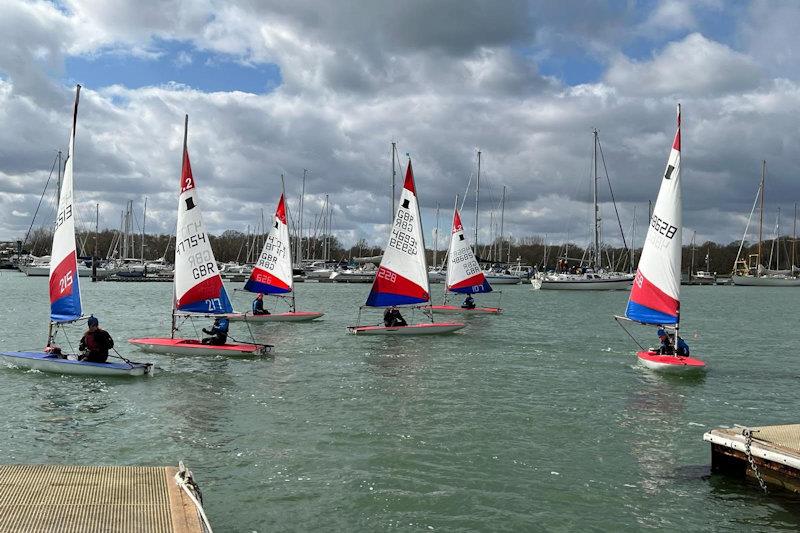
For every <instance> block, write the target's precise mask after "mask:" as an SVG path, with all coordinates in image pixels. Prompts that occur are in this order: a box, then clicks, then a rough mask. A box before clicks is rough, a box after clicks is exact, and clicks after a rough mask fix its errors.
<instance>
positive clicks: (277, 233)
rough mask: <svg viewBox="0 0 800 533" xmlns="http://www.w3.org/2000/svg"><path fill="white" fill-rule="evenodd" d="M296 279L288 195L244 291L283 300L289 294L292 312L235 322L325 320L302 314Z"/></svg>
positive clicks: (241, 317) (234, 317)
mask: <svg viewBox="0 0 800 533" xmlns="http://www.w3.org/2000/svg"><path fill="white" fill-rule="evenodd" d="M292 278H293V276H292V252H291V247H290V246H289V227H288V226H287V225H286V203H285V199H284V195H283V194H281V199H280V200H279V201H278V208H277V209H276V210H275V222H274V223H273V224H272V229H271V230H270V232H269V235H268V236H267V240H266V242H264V248H263V249H262V250H261V256H259V258H258V263H256V266H255V268H253V272H251V273H250V279H249V280H247V283H245V285H244V290H246V291H249V292H252V293H257V294H271V295H274V296H276V297H279V298H287V296H286V295H289V296H288V298H289V301H290V303H289V311H287V312H284V313H270V314H268V315H267V314H264V315H256V314H253V313H251V312H247V313H240V314H234V315H231V316H230V320H231V321H236V320H246V321H247V322H308V321H310V320H314V319H316V318H319V317H321V316H322V315H323V314H325V313H319V312H313V311H298V310H297V304H296V301H295V295H294V286H293V279H292Z"/></svg>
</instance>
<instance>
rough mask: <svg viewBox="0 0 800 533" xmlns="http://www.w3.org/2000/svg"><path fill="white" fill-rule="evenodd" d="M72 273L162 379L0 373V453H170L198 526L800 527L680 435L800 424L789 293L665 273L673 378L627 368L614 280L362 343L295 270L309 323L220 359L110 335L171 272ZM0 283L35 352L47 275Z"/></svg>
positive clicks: (159, 323)
mask: <svg viewBox="0 0 800 533" xmlns="http://www.w3.org/2000/svg"><path fill="white" fill-rule="evenodd" d="M81 281H82V282H84V283H83V285H82V293H83V295H84V307H85V309H86V311H87V312H91V313H94V314H95V315H97V316H98V317H99V318H100V320H101V324H102V325H103V326H104V327H105V328H106V329H108V330H109V331H110V332H111V334H112V335H113V336H114V338H115V340H116V341H117V345H118V346H119V347H120V348H122V349H124V351H123V354H124V355H126V356H128V357H131V358H133V359H137V360H151V361H155V362H157V364H158V365H159V367H161V371H160V372H159V373H157V375H156V376H154V377H152V378H147V379H127V380H125V379H97V378H80V377H59V376H53V375H47V374H41V373H35V372H25V371H22V370H16V369H5V368H3V369H0V387H1V388H2V391H3V396H4V399H5V401H3V402H2V404H0V452H2V454H3V456H4V461H5V462H8V463H64V464H70V463H72V464H74V463H80V464H115V465H132V464H147V465H174V464H177V461H178V460H179V459H183V460H184V461H185V462H186V463H187V465H189V466H190V468H191V469H192V470H193V471H194V473H195V476H196V478H197V479H198V481H199V483H200V485H201V487H202V488H203V490H204V494H205V498H206V509H207V512H208V514H209V516H210V517H211V520H212V524H213V525H214V526H215V529H216V530H218V531H268V530H269V531H309V530H310V531H368V530H378V531H381V530H387V529H399V530H409V531H418V530H421V531H430V530H436V531H533V530H552V531H567V530H575V529H584V530H586V529H588V530H598V531H600V530H608V531H637V530H640V529H642V528H664V529H669V530H677V529H683V530H687V531H692V530H701V529H702V530H747V529H750V530H797V529H798V528H800V505H798V504H797V503H795V502H794V501H792V500H791V499H790V498H787V497H782V496H778V495H770V496H763V495H760V494H759V493H758V492H757V490H755V489H754V488H753V487H752V486H750V485H747V484H744V483H741V482H738V481H732V480H728V479H724V478H720V477H717V476H710V474H709V468H708V464H709V463H710V456H709V446H708V445H707V444H706V443H704V442H703V441H702V435H703V432H704V431H705V430H706V429H707V428H710V427H713V426H717V425H731V424H733V423H742V424H770V423H788V422H798V408H797V405H798V390H799V388H798V383H799V378H800V364H798V350H797V333H796V331H797V327H798V322H797V316H798V304H797V302H798V296H800V291H797V290H794V291H792V290H791V289H780V288H749V287H685V288H684V291H683V294H684V296H683V300H682V309H683V323H684V331H685V332H686V337H687V339H688V340H689V342H690V345H691V346H692V349H693V352H694V353H695V354H697V355H698V356H700V357H702V358H703V359H705V360H706V361H707V363H708V364H709V367H710V370H709V372H708V373H707V375H706V376H705V377H704V378H700V379H685V378H676V377H664V376H659V375H655V374H653V373H651V372H649V371H646V370H644V369H641V368H639V367H638V366H637V365H636V364H635V360H634V356H633V348H634V346H633V344H632V341H631V340H630V338H629V337H627V336H626V335H625V333H624V332H623V331H622V330H621V329H620V328H619V327H618V326H617V325H616V324H615V323H614V321H613V320H612V318H611V315H612V314H614V313H621V312H622V311H623V310H624V307H625V302H626V300H627V293H625V292H606V293H568V292H549V291H543V292H542V291H531V290H529V287H530V286H529V285H524V286H523V285H520V286H512V287H504V288H503V294H502V300H501V305H502V306H503V307H504V308H505V309H506V314H505V315H504V316H500V317H474V318H471V319H469V320H468V326H467V328H465V329H464V330H462V332H461V333H458V334H455V335H450V336H441V337H416V338H415V337H408V338H362V337H353V336H350V335H347V334H346V331H345V326H347V325H350V324H352V323H354V321H355V319H356V312H357V307H358V305H359V304H361V303H363V301H364V299H365V298H366V295H367V292H368V291H369V286H367V285H325V284H313V283H306V284H299V285H298V286H297V293H298V302H299V307H300V308H301V309H302V310H323V311H325V312H326V315H325V317H323V320H321V321H319V322H316V323H311V324H296V325H277V324H271V325H262V326H253V334H254V335H255V336H256V337H257V338H258V339H259V340H262V341H266V342H269V343H271V344H274V345H275V349H274V357H272V358H269V359H226V358H222V357H219V358H203V357H199V356H198V357H190V356H184V357H170V356H158V355H156V356H152V355H144V354H141V353H139V352H137V351H136V350H134V349H133V347H131V346H129V345H127V343H125V339H127V338H128V337H133V336H149V335H156V336H158V335H163V334H166V333H168V328H169V309H170V297H171V290H172V288H171V285H170V284H160V283H154V284H138V283H122V284H115V283H96V284H91V283H89V282H88V280H84V279H82V280H81ZM228 285H229V288H230V289H232V288H233V286H234V284H228ZM433 288H434V292H435V293H436V294H438V293H439V291H440V290H441V285H438V286H433ZM0 294H2V298H3V303H4V305H3V306H2V307H3V308H2V311H0V313H2V315H1V316H2V324H3V327H2V328H1V329H0V341H2V346H3V348H5V349H12V350H16V349H30V348H41V347H42V345H43V344H44V340H45V336H46V321H47V312H48V303H47V280H46V279H45V278H26V277H25V276H24V275H22V274H20V273H16V272H2V273H0ZM232 297H233V299H234V302H235V305H236V306H238V307H239V308H248V307H249V295H247V294H245V293H235V294H233V295H232ZM496 299H497V295H492V296H488V297H485V298H484V299H482V300H481V302H482V303H486V304H492V303H493V302H496V301H497V300H496ZM378 318H379V317H378V316H377V315H374V316H372V317H370V320H372V321H374V322H377V321H378ZM204 325H205V324H202V323H199V324H198V325H197V327H198V329H199V328H200V327H202V326H204ZM233 328H236V329H233V330H232V334H233V336H234V337H237V338H247V337H248V332H247V330H246V328H244V327H243V326H242V325H240V324H236V325H234V326H233ZM634 330H635V328H634ZM638 332H639V333H640V338H642V339H644V340H647V341H651V337H653V333H652V331H646V330H643V329H640V330H638ZM184 333H191V326H187V327H186V328H185V330H184ZM80 334H81V331H80V329H77V328H76V329H73V330H72V332H71V339H72V342H73V344H74V345H77V341H78V339H79V338H80ZM649 343H650V344H652V342H649Z"/></svg>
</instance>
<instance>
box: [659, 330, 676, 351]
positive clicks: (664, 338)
mask: <svg viewBox="0 0 800 533" xmlns="http://www.w3.org/2000/svg"><path fill="white" fill-rule="evenodd" d="M656 335H658V340H660V341H661V346H659V348H658V349H657V350H656V353H658V354H661V355H675V347H674V346H673V345H672V341H671V340H670V338H669V335H667V332H666V331H665V330H663V329H659V330H658V331H657V332H656Z"/></svg>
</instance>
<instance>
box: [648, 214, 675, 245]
mask: <svg viewBox="0 0 800 533" xmlns="http://www.w3.org/2000/svg"><path fill="white" fill-rule="evenodd" d="M650 227H651V228H653V229H654V230H656V231H657V232H658V233H660V234H661V235H664V236H665V237H666V238H668V239H671V238H672V237H674V236H675V232H676V231H678V228H676V227H675V226H673V225H672V224H670V223H669V222H667V221H666V220H661V218H659V217H657V216H656V215H653V218H652V220H650Z"/></svg>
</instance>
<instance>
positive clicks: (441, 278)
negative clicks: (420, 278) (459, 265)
mask: <svg viewBox="0 0 800 533" xmlns="http://www.w3.org/2000/svg"><path fill="white" fill-rule="evenodd" d="M445 281H447V272H443V271H441V270H429V271H428V283H444V282H445Z"/></svg>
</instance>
